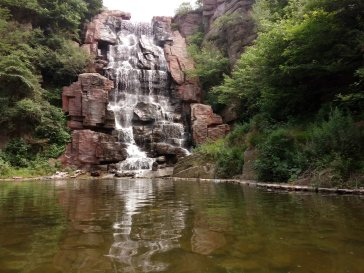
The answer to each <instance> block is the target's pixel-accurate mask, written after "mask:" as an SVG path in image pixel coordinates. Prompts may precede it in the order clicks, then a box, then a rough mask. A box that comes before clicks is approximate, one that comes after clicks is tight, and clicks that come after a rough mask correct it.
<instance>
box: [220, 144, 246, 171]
mask: <svg viewBox="0 0 364 273" xmlns="http://www.w3.org/2000/svg"><path fill="white" fill-rule="evenodd" d="M244 150H245V149H244V146H243V147H239V146H238V147H225V148H224V149H222V150H220V152H219V154H218V159H217V162H216V177H218V178H231V177H233V176H235V175H240V174H241V173H242V170H243V165H244Z"/></svg>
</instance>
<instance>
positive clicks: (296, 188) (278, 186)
mask: <svg viewBox="0 0 364 273" xmlns="http://www.w3.org/2000/svg"><path fill="white" fill-rule="evenodd" d="M146 178H147V179H153V178H151V177H146ZM155 178H160V179H171V180H173V181H193V180H196V181H197V182H212V183H230V184H241V185H246V186H249V187H256V188H261V189H266V190H268V191H269V190H270V191H288V192H313V193H323V194H326V193H329V194H352V195H364V188H358V189H346V188H325V187H316V186H301V185H292V184H287V183H264V182H258V181H253V180H242V179H200V178H194V179H193V178H178V177H155ZM73 179H77V180H90V179H93V180H100V181H102V180H105V179H118V180H122V179H135V178H126V177H124V178H117V177H115V176H114V175H113V174H105V175H100V176H98V177H94V176H91V175H89V174H86V173H80V174H79V175H72V176H71V175H68V176H67V175H63V173H61V175H59V174H58V175H57V174H56V175H52V176H38V177H13V178H2V179H0V183H1V182H17V181H19V182H20V181H44V180H49V181H50V180H73Z"/></svg>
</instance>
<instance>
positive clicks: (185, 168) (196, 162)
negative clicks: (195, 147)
mask: <svg viewBox="0 0 364 273" xmlns="http://www.w3.org/2000/svg"><path fill="white" fill-rule="evenodd" d="M215 172H216V167H215V164H214V163H213V162H211V161H209V160H208V159H207V158H206V157H204V156H202V155H200V154H192V155H189V156H186V157H184V158H181V159H179V160H178V162H177V164H176V166H175V167H174V170H173V177H180V178H202V179H214V178H215Z"/></svg>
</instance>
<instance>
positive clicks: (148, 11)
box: [103, 0, 196, 22]
mask: <svg viewBox="0 0 364 273" xmlns="http://www.w3.org/2000/svg"><path fill="white" fill-rule="evenodd" d="M187 1H188V0H103V2H104V6H105V7H107V8H108V9H109V10H115V9H116V10H121V11H125V12H130V13H131V19H132V20H133V21H142V22H150V20H151V19H152V17H153V16H173V15H174V11H175V10H176V9H177V8H178V7H179V5H180V4H181V3H182V2H187ZM189 2H191V4H192V6H193V4H194V3H195V2H196V0H190V1H189Z"/></svg>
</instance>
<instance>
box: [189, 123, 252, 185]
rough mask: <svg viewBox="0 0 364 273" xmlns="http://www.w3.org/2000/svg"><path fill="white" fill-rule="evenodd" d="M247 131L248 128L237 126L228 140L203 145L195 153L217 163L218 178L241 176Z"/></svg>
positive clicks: (216, 173)
mask: <svg viewBox="0 0 364 273" xmlns="http://www.w3.org/2000/svg"><path fill="white" fill-rule="evenodd" d="M246 130H247V127H246V126H242V125H237V126H236V127H235V128H234V130H233V131H232V132H231V133H230V134H229V135H228V136H227V137H226V138H224V139H218V140H216V141H213V142H207V143H205V144H202V145H200V146H198V147H197V148H196V149H195V150H194V152H195V153H199V154H202V155H204V156H205V157H206V158H208V159H210V160H212V161H214V162H215V164H216V172H215V175H216V177H218V178H231V177H233V176H235V175H240V174H241V172H242V168H243V164H244V151H245V149H246V145H245V133H244V132H246Z"/></svg>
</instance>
